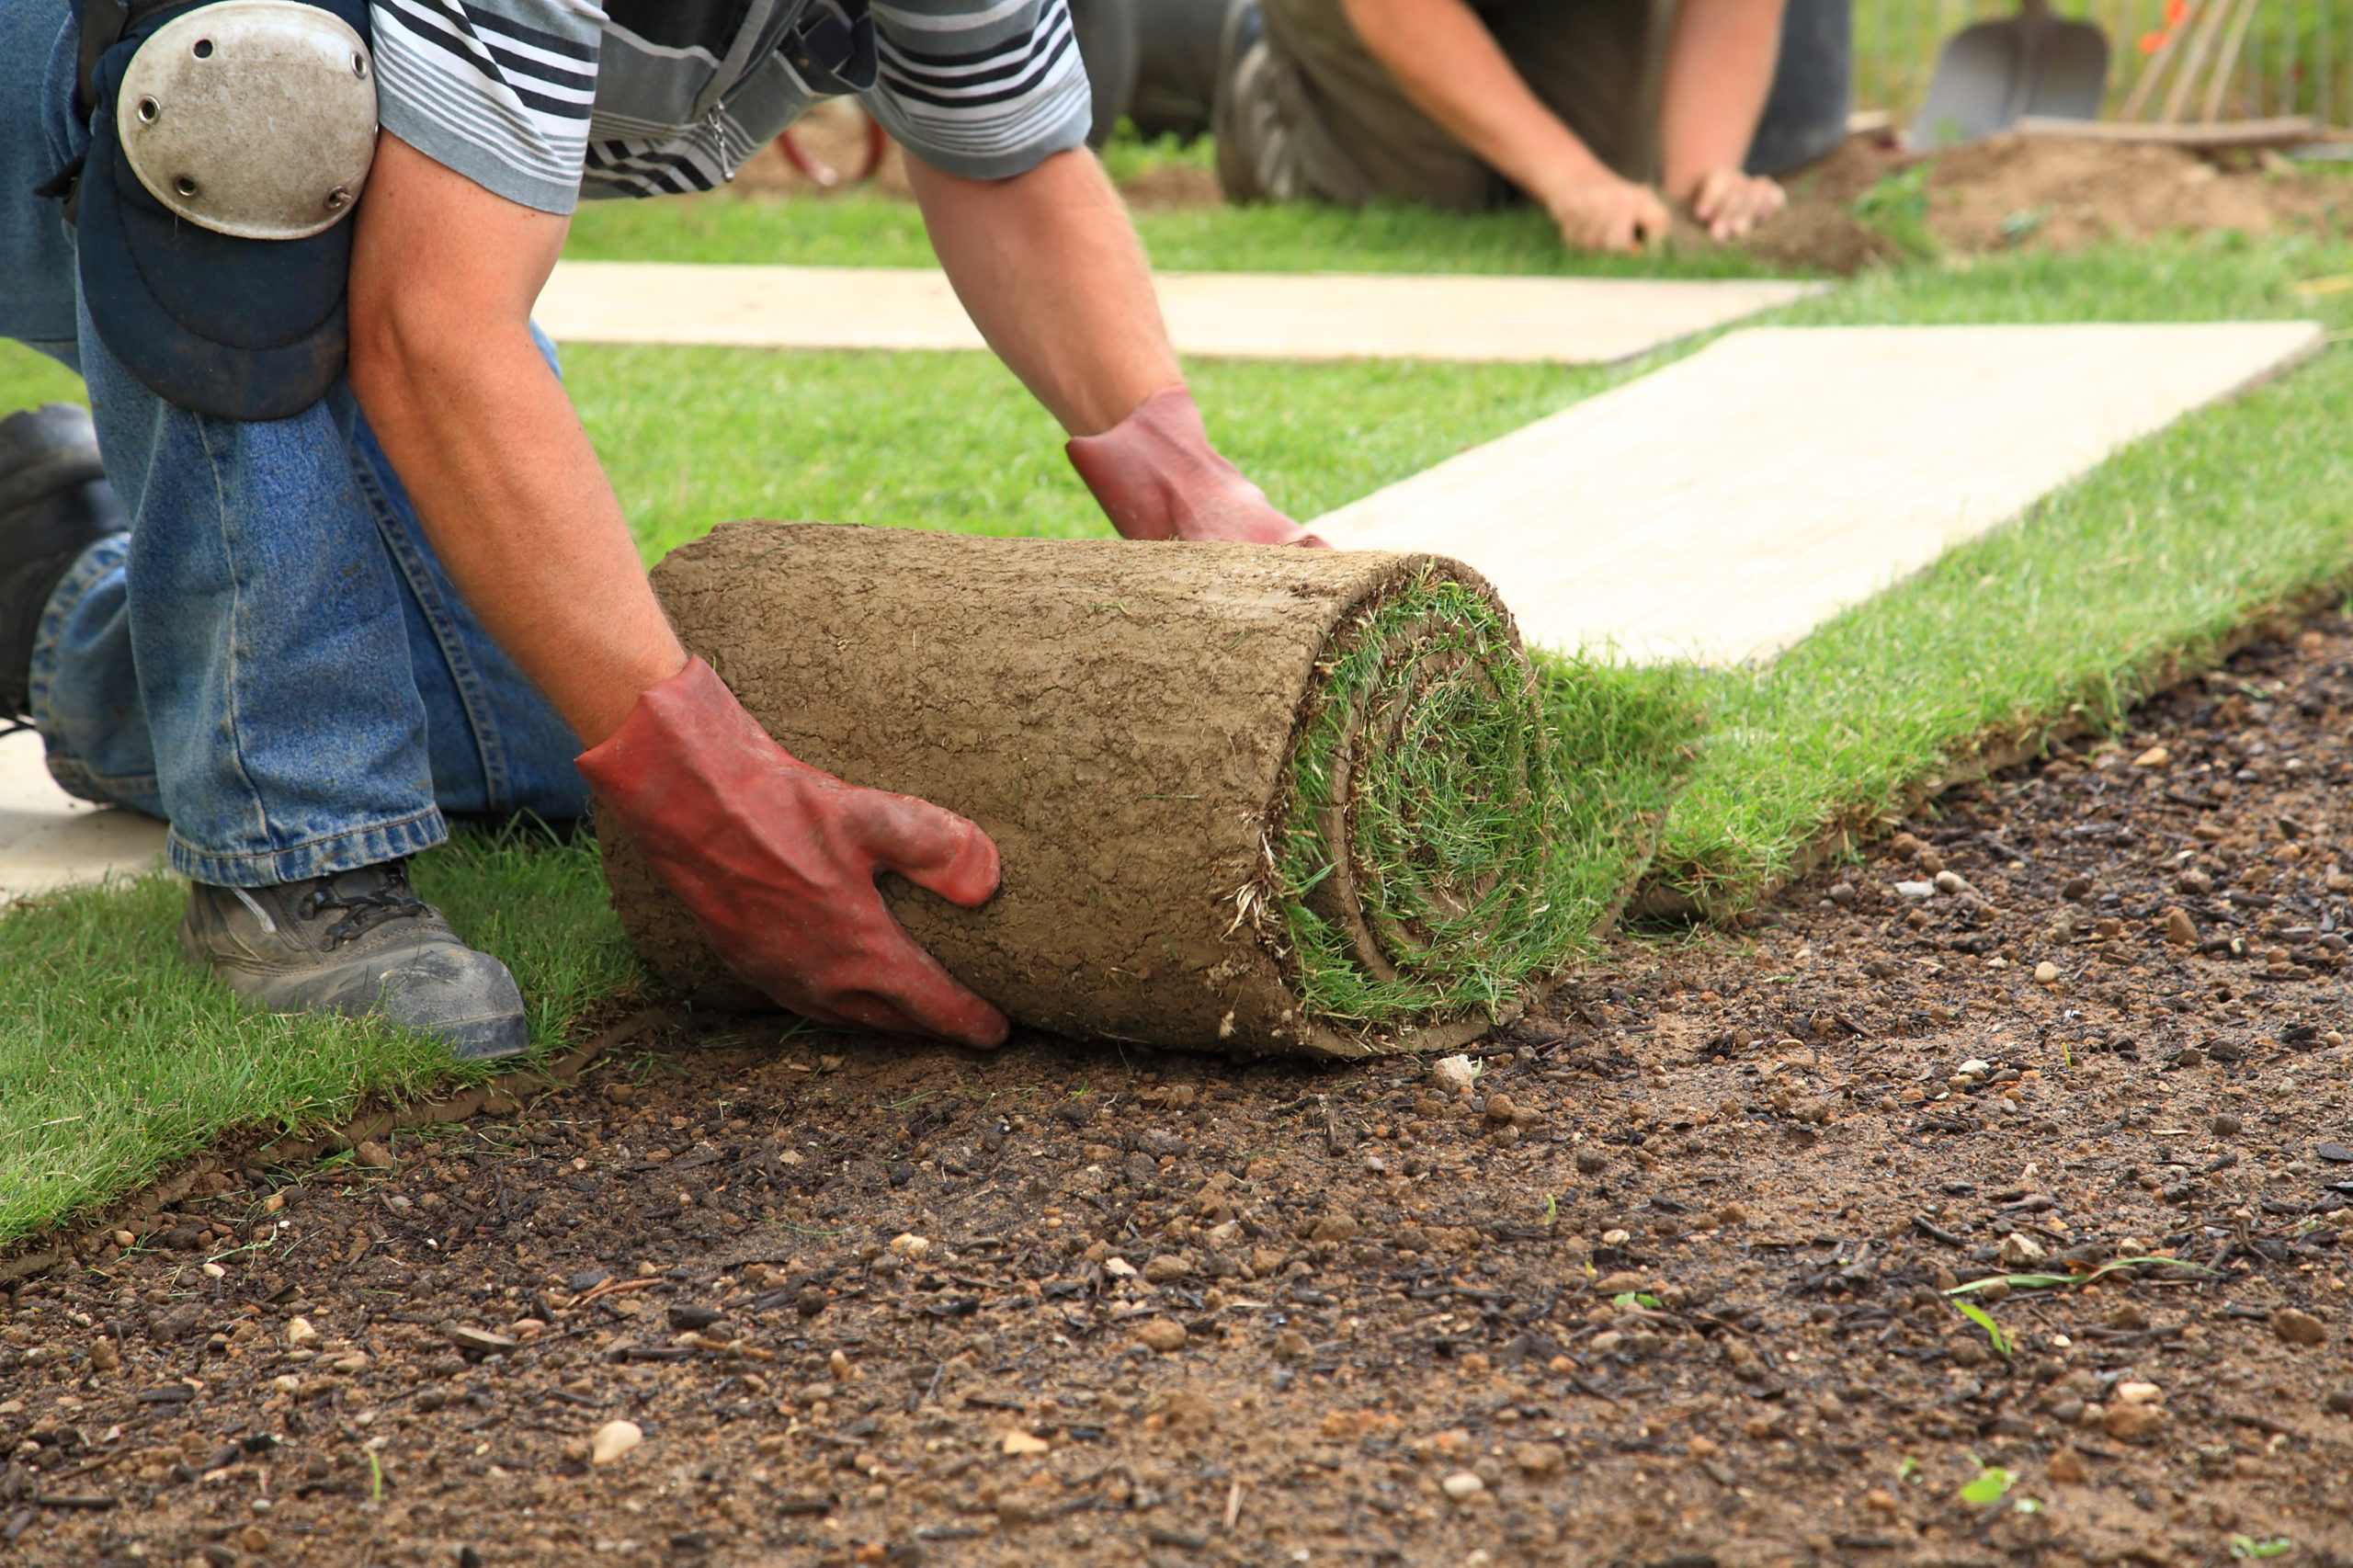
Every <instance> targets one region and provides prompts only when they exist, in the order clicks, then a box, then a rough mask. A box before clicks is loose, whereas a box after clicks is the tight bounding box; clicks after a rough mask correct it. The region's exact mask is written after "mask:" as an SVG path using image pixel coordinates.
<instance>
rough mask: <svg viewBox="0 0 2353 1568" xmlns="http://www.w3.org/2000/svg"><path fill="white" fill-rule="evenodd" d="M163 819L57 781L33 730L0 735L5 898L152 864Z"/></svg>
mask: <svg viewBox="0 0 2353 1568" xmlns="http://www.w3.org/2000/svg"><path fill="white" fill-rule="evenodd" d="M163 853H164V824H162V823H159V822H157V821H156V820H155V819H154V818H153V817H143V816H141V815H140V814H138V813H137V812H125V811H118V810H115V809H113V808H111V807H100V806H94V805H91V804H90V803H89V802H88V801H77V800H75V799H74V797H73V796H71V795H68V794H67V793H66V792H65V791H64V790H61V789H59V788H58V787H57V784H56V781H55V780H53V779H51V778H50V776H49V769H48V767H45V766H44V765H43V764H42V762H41V750H40V736H38V735H36V734H34V733H31V732H30V731H24V732H21V733H17V734H13V735H9V736H6V738H0V904H6V903H10V902H12V901H14V900H17V899H20V898H23V897H26V896H27V895H28V894H35V893H40V892H45V891H47V890H48V889H51V888H53V887H57V886H59V885H60V884H62V883H65V882H75V881H91V880H94V879H96V878H98V877H101V876H104V875H106V874H107V873H108V872H109V871H119V872H122V873H124V874H125V875H129V874H132V873H135V872H139V871H144V870H147V869H151V868H153V866H154V865H155V864H156V863H157V862H158V861H159V860H160V859H161V858H162V856H163Z"/></svg>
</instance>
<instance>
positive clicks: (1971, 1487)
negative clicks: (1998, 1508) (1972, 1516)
mask: <svg viewBox="0 0 2353 1568" xmlns="http://www.w3.org/2000/svg"><path fill="white" fill-rule="evenodd" d="M2017 1483H2018V1477H2017V1476H2015V1475H2012V1474H2011V1473H2010V1472H2009V1471H2006V1470H2004V1469H2002V1468H2000V1467H1999V1466H1997V1465H1987V1466H1985V1467H1984V1468H1982V1469H1980V1470H1979V1471H1978V1472H1977V1478H1976V1479H1975V1480H1973V1481H1972V1482H1970V1483H1968V1484H1967V1485H1966V1486H1963V1487H1962V1488H1961V1501H1962V1502H1964V1503H1967V1504H1969V1505H1971V1506H1973V1507H1979V1508H1982V1507H1984V1506H1986V1505H1987V1504H1989V1503H1998V1502H2000V1501H2001V1500H2002V1496H2003V1494H2005V1493H2006V1492H2008V1491H2009V1489H2010V1488H2011V1487H2012V1486H2014V1485H2016V1484H2017Z"/></svg>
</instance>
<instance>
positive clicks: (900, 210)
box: [564, 191, 1771, 278]
mask: <svg viewBox="0 0 2353 1568" xmlns="http://www.w3.org/2000/svg"><path fill="white" fill-rule="evenodd" d="M1136 229H1137V232H1138V233H1141V234H1142V237H1143V243H1144V248H1145V250H1147V251H1148V252H1150V253H1151V256H1152V262H1153V265H1154V267H1162V268H1165V269H1166V270H1169V271H1176V272H1211V271H1240V272H1483V273H1497V272H1506V273H1546V274H1554V275H1559V276H1563V277H1567V276H1576V277H1605V278H1635V277H1640V278H1658V277H1669V278H1755V277H1763V276H1769V275H1770V274H1771V269H1770V268H1768V267H1765V266H1763V265H1762V264H1761V263H1758V262H1756V261H1754V260H1752V259H1751V258H1749V257H1748V256H1745V255H1743V254H1742V253H1741V252H1739V251H1736V250H1727V249H1723V248H1721V247H1719V246H1715V245H1711V244H1704V243H1692V244H1684V245H1682V246H1679V247H1677V248H1676V249H1674V250H1671V251H1664V252H1660V253H1658V254H1654V255H1651V256H1582V255H1577V254H1575V253H1573V252H1569V251H1564V250H1563V249H1562V248H1561V243H1560V240H1559V238H1558V236H1557V235H1556V234H1555V233H1554V231H1553V228H1552V222H1550V220H1548V219H1546V218H1545V217H1544V215H1543V214H1542V213H1540V212H1539V211H1537V210H1534V209H1532V208H1515V209H1506V210H1502V211H1496V212H1483V213H1479V214H1476V215H1474V216H1464V215H1462V214H1461V213H1451V212H1434V211H1431V210H1427V209H1423V208H1414V207H1402V206H1378V207H1372V208H1369V209H1367V210H1364V211H1361V212H1351V211H1346V210H1341V209H1338V208H1330V207H1242V208H1205V209H1198V210H1182V211H1173V212H1145V213H1141V214H1139V215H1138V216H1137V218H1136ZM564 255H565V256H569V257H571V258H572V259H574V260H576V261H701V262H722V263H772V264H791V265H795V266H801V267H930V266H933V265H935V258H934V256H933V255H932V250H931V244H930V242H929V241H928V240H926V238H925V237H924V232H923V219H922V216H921V215H920V214H918V213H917V212H916V210H915V206H914V204H913V203H911V202H907V201H903V200H893V199H890V198H888V197H883V196H878V195H875V194H872V193H870V192H867V191H852V192H849V193H847V194H845V195H841V196H832V197H826V198H824V199H807V198H801V199H794V198H789V197H782V196H762V195H755V196H745V197H738V196H733V195H718V196H708V197H687V198H679V199H674V200H664V201H597V202H591V203H589V204H587V205H586V206H584V207H583V208H582V209H581V210H580V212H579V214H578V216H576V217H575V218H574V220H573V223H572V240H571V243H570V244H567V245H566V246H565V247H564Z"/></svg>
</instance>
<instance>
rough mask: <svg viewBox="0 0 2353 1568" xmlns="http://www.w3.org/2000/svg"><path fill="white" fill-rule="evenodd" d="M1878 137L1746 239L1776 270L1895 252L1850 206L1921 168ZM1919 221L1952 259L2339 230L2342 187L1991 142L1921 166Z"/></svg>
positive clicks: (1861, 141)
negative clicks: (2170, 236)
mask: <svg viewBox="0 0 2353 1568" xmlns="http://www.w3.org/2000/svg"><path fill="white" fill-rule="evenodd" d="M1922 162H1923V160H1920V159H1917V158H1915V157H1913V156H1911V155H1910V154H1907V153H1904V152H1902V151H1900V150H1899V149H1897V148H1896V147H1895V146H1894V145H1893V143H1892V142H1888V141H1886V140H1884V139H1878V138H1870V137H1860V136H1858V137H1851V138H1849V139H1848V140H1847V142H1845V143H1844V144H1843V145H1842V146H1840V147H1839V148H1838V150H1837V151H1836V152H1834V153H1831V154H1830V155H1829V156H1828V157H1826V158H1824V159H1823V160H1822V161H1821V162H1819V163H1817V164H1814V165H1810V166H1809V167H1807V168H1805V169H1803V170H1801V171H1799V172H1797V173H1795V174H1792V175H1790V176H1789V177H1788V179H1787V181H1786V184H1787V185H1788V187H1789V191H1790V206H1789V208H1788V210H1786V211H1784V212H1783V214H1782V215H1781V216H1780V217H1779V218H1778V219H1776V220H1775V221H1774V222H1772V223H1771V224H1768V226H1767V227H1766V228H1765V229H1763V230H1762V231H1760V232H1759V233H1757V235H1756V237H1755V238H1754V239H1752V240H1749V241H1746V242H1745V243H1744V248H1745V249H1747V250H1748V251H1750V252H1751V253H1752V254H1754V255H1756V256H1762V257H1764V258H1766V259H1768V260H1771V261H1773V262H1775V263H1777V264H1779V265H1781V266H1785V267H1796V268H1807V269H1812V270H1817V271H1824V272H1836V273H1848V272H1853V271H1855V270H1857V269H1859V267H1864V266H1868V265H1869V264H1870V263H1871V262H1873V261H1875V260H1884V259H1893V258H1894V257H1895V256H1897V255H1898V254H1899V248H1898V246H1897V244H1896V243H1895V241H1894V240H1893V239H1891V238H1890V237H1888V234H1887V233H1886V232H1885V230H1886V228H1887V225H1886V224H1885V223H1884V222H1879V223H1867V222H1864V220H1863V219H1862V218H1861V217H1859V216H1858V215H1857V214H1856V212H1855V211H1854V210H1853V204H1854V203H1855V201H1856V199H1858V198H1859V197H1861V196H1862V195H1863V194H1864V193H1865V192H1866V191H1868V190H1870V188H1871V187H1872V186H1874V185H1876V184H1878V183H1879V182H1880V181H1881V180H1882V179H1885V178H1888V177H1889V176H1900V175H1902V174H1903V173H1904V171H1906V170H1907V169H1909V168H1911V167H1913V166H1915V165H1918V164H1921V163H1922ZM1925 163H1926V167H1927V173H1926V175H1925V176H1924V177H1923V181H1922V184H1923V187H1924V193H1925V196H1926V204H1925V208H1924V210H1923V211H1922V213H1921V215H1920V220H1919V221H1920V223H1921V226H1922V227H1923V228H1924V229H1925V230H1926V232H1927V234H1928V235H1929V236H1930V237H1931V238H1933V239H1934V241H1935V242H1936V243H1937V244H1939V245H1941V246H1943V247H1945V248H1946V249H1948V250H1951V251H1956V252H1960V253H1962V254H1972V253H1979V252H1986V251H1996V250H2006V249H2018V248H2038V247H2039V248H2043V249H2052V250H2075V249H2079V248H2081V247H2083V246H2085V245H2088V244H2099V243H2101V242H2104V241H2110V240H2134V239H2146V238H2149V237H2151V236H2153V235H2156V234H2162V233H2175V232H2183V233H2207V232H2211V231H2215V230H2234V231H2237V232H2239V233H2247V234H2269V233H2281V232H2285V231H2291V230H2296V229H2304V228H2315V227H2335V228H2341V227H2342V226H2343V224H2344V222H2346V220H2347V218H2353V187H2348V186H2347V182H2345V181H2344V180H2341V179H2331V178H2327V177H2325V176H2311V175H2307V174H2303V173H2301V172H2299V171H2298V169H2297V167H2296V165H2293V164H2292V163H2290V162H2288V161H2287V160H2286V159H2283V158H2281V157H2279V155H2278V154H2277V153H2245V154H2241V153H2231V154H2222V155H2218V156H2215V157H2212V158H2208V157H2204V156H2200V154H2198V153H2191V152H2187V151H2185V150H2183V149H2181V148H2178V147H2157V146H2130V145H2120V144H2115V143H2109V142H2071V141H2064V140H2059V139H2053V138H2045V137H2036V138H2027V137H2019V136H1996V137H1994V138H1992V139H1990V140H1988V141H1984V142H1976V143H1973V144H1972V145H1970V146H1967V147H1959V148H1955V149H1954V150H1952V151H1951V152H1949V153H1939V154H1938V155H1937V156H1935V157H1933V158H1930V159H1927V160H1925Z"/></svg>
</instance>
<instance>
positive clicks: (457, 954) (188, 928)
mask: <svg viewBox="0 0 2353 1568" xmlns="http://www.w3.org/2000/svg"><path fill="white" fill-rule="evenodd" d="M180 951H182V952H183V953H186V954H187V955H188V960H189V961H190V962H191V963H197V964H201V965H202V966H204V967H205V968H206V969H209V970H210V971H212V976H213V978H214V979H216V980H218V981H220V982H221V983H222V984H223V985H225V986H227V987H228V988H229V989H230V990H232V991H233V992H235V993H236V994H238V995H240V996H243V997H244V999H245V1000H246V1001H248V1002H256V1003H259V1004H260V1005H261V1006H265V1007H267V1008H268V1009H269V1010H270V1011H271V1012H273V1013H345V1014H349V1015H351V1016H352V1017H359V1016H362V1015H373V1016H375V1017H381V1018H385V1019H388V1020H389V1021H391V1022H392V1023H396V1024H399V1025H401V1026H403V1027H404V1028H412V1029H415V1030H416V1031H417V1032H418V1033H419V1034H426V1035H431V1036H433V1037H434V1038H435V1039H437V1040H440V1041H441V1042H442V1043H444V1044H446V1045H447V1046H449V1051H450V1054H452V1055H454V1056H455V1057H457V1058H458V1060H460V1062H475V1061H481V1060H483V1059H484V1058H488V1057H494V1056H512V1055H514V1054H516V1053H517V1051H522V1050H523V1049H524V1048H525V1047H526V1046H527V1045H529V1030H528V1028H526V1026H525V1024H524V1021H523V994H522V993H521V992H520V991H517V989H516V988H515V977H514V976H513V975H511V974H509V973H507V972H506V965H505V964H503V963H500V962H499V961H498V960H496V959H494V958H492V957H491V956H490V955H489V954H488V953H479V952H476V951H474V949H472V948H469V947H467V946H466V945H465V944H464V943H463V942H460V941H459V940H458V937H457V933H455V932H453V931H451V930H450V929H449V922H448V921H446V920H444V919H442V918H441V912H440V911H439V910H438V909H436V908H434V907H433V906H432V905H431V904H429V903H426V902H425V901H424V900H423V899H420V898H418V897H417V896H416V894H415V893H414V892H410V891H409V885H408V866H407V863H406V862H404V861H401V860H387V861H385V862H384V863H383V864H381V865H380V866H362V867H361V868H360V869H358V870H356V871H337V872H335V873H334V874H332V875H330V876H324V877H314V878H313V879H311V880H310V881H303V882H278V883H276V884H274V885H272V886H269V887H259V888H224V887H214V886H213V885H212V884H210V882H198V883H196V884H195V885H194V886H193V887H192V888H190V889H189V892H188V916H187V918H185V919H184V920H182V921H181V922H180Z"/></svg>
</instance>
